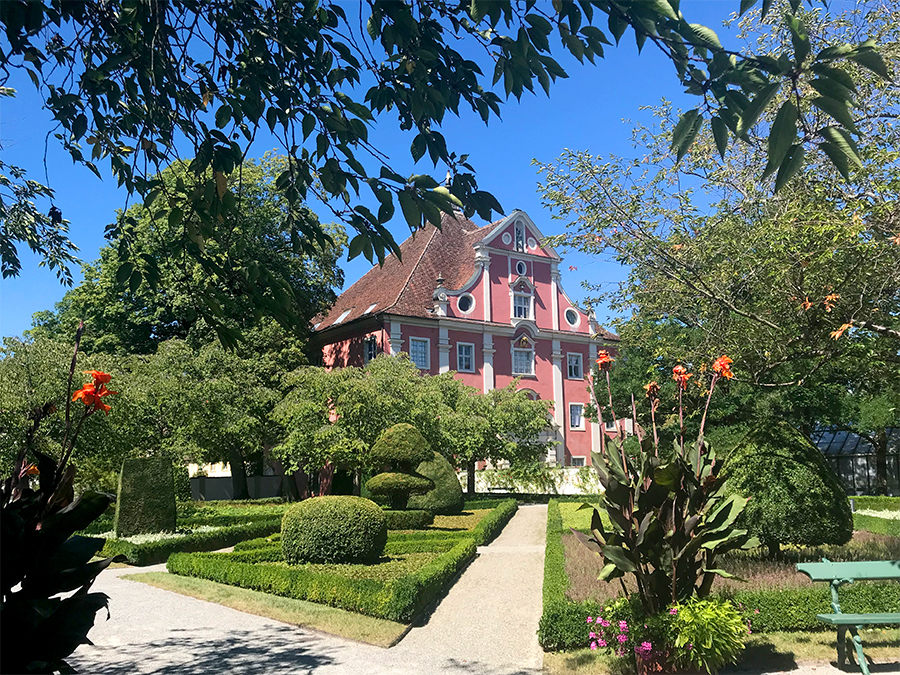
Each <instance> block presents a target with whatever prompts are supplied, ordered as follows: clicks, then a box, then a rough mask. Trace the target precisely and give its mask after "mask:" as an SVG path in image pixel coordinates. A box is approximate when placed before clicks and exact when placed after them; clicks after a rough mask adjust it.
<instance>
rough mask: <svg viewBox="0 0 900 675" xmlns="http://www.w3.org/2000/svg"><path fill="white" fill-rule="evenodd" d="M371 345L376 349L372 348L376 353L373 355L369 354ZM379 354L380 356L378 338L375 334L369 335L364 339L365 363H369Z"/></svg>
mask: <svg viewBox="0 0 900 675" xmlns="http://www.w3.org/2000/svg"><path fill="white" fill-rule="evenodd" d="M370 346H371V347H374V349H372V351H373V352H374V354H373V355H372V356H369V347H370ZM377 356H378V340H377V339H376V338H375V336H374V335H369V336H368V337H367V338H365V339H364V340H363V365H365V364H367V363H369V362H370V361H372V360H373V359H375V357H377Z"/></svg>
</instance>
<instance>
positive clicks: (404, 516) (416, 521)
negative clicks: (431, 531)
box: [384, 509, 434, 530]
mask: <svg viewBox="0 0 900 675" xmlns="http://www.w3.org/2000/svg"><path fill="white" fill-rule="evenodd" d="M384 515H385V516H386V517H387V526H388V530H421V529H422V528H424V527H428V526H429V525H431V524H432V523H433V522H434V514H433V513H432V512H431V511H423V510H421V509H408V510H406V511H394V510H393V509H384Z"/></svg>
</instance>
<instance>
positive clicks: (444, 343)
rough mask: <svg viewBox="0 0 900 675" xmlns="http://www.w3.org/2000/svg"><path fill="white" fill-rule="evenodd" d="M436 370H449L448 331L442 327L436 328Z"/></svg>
mask: <svg viewBox="0 0 900 675" xmlns="http://www.w3.org/2000/svg"><path fill="white" fill-rule="evenodd" d="M437 348H438V372H439V373H447V372H449V371H450V333H449V331H448V330H447V329H446V328H444V327H440V328H439V329H438V344H437Z"/></svg>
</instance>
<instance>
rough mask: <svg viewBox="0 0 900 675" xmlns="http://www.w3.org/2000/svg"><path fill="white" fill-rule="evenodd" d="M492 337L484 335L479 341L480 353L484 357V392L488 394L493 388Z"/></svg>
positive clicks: (488, 334) (493, 351)
mask: <svg viewBox="0 0 900 675" xmlns="http://www.w3.org/2000/svg"><path fill="white" fill-rule="evenodd" d="M496 351H497V350H496V349H494V336H493V335H491V334H490V333H484V337H483V338H482V341H481V353H482V355H483V356H484V368H483V371H484V387H483V389H484V391H486V392H488V391H491V390H492V389H493V388H494V353H495V352H496Z"/></svg>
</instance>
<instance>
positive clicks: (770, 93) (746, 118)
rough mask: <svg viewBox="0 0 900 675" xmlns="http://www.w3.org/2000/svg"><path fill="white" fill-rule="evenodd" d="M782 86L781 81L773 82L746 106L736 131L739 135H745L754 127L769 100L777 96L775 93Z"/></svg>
mask: <svg viewBox="0 0 900 675" xmlns="http://www.w3.org/2000/svg"><path fill="white" fill-rule="evenodd" d="M780 87H781V83H780V82H773V83H772V84H769V85H767V86H765V87H763V89H762V90H761V91H760V92H759V93H758V94H757V95H756V96H754V97H753V100H752V101H750V102H749V103H748V104H747V107H746V108H744V111H743V113H742V114H741V117H740V119H739V120H738V125H737V131H736V133H737V135H738V136H743V135H744V134H746V133H747V132H748V131H750V129H752V128H753V125H754V124H756V120H757V119H759V115H760V113H762V111H763V110H765V108H766V106H767V105H769V102H770V101H771V100H772V99H773V98H774V97H775V94H777V93H778V89H779V88H780Z"/></svg>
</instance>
